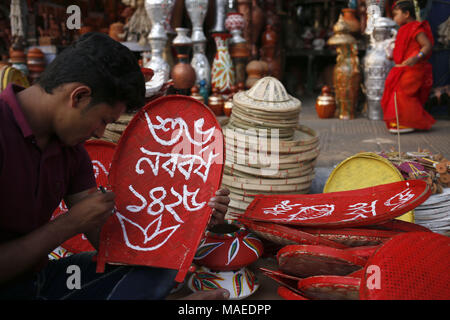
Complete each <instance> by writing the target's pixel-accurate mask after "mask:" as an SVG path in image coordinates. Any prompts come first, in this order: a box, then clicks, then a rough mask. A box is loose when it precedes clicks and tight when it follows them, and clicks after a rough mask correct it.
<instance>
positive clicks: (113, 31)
mask: <svg viewBox="0 0 450 320" xmlns="http://www.w3.org/2000/svg"><path fill="white" fill-rule="evenodd" d="M123 28H124V24H123V23H122V22H115V23H112V24H111V25H110V26H109V32H108V34H109V36H110V37H111V38H112V39H114V40H116V41H119V42H120V41H123V40H124V39H125V33H124V32H123V31H124V30H123Z"/></svg>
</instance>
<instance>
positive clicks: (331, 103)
mask: <svg viewBox="0 0 450 320" xmlns="http://www.w3.org/2000/svg"><path fill="white" fill-rule="evenodd" d="M335 111H336V101H335V99H334V96H333V95H332V94H331V89H330V87H328V86H324V87H323V88H322V93H321V94H320V95H319V97H318V98H317V100H316V112H317V115H318V116H319V118H322V119H326V118H333V117H334V113H335Z"/></svg>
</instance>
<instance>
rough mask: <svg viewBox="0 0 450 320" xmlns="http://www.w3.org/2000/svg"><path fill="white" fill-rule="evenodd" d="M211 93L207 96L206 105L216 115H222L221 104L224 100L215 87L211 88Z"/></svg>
mask: <svg viewBox="0 0 450 320" xmlns="http://www.w3.org/2000/svg"><path fill="white" fill-rule="evenodd" d="M212 92H213V94H212V95H210V96H209V98H208V106H209V107H210V108H211V110H212V111H213V112H214V114H215V115H216V116H222V115H223V105H224V101H223V98H222V96H221V95H220V94H219V92H218V90H217V88H215V87H214V88H213V89H212Z"/></svg>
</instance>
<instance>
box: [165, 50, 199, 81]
mask: <svg viewBox="0 0 450 320" xmlns="http://www.w3.org/2000/svg"><path fill="white" fill-rule="evenodd" d="M180 56H181V55H179V56H178V58H179V59H180ZM171 76H172V79H173V87H174V88H176V89H191V88H192V87H193V86H194V84H195V79H196V74H195V70H194V68H192V66H191V65H190V64H189V63H186V62H185V61H181V60H180V62H178V63H177V64H176V65H175V66H174V67H173V68H172V72H171Z"/></svg>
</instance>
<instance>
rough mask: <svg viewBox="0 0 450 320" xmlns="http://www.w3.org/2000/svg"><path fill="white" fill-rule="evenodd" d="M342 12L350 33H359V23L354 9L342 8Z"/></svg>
mask: <svg viewBox="0 0 450 320" xmlns="http://www.w3.org/2000/svg"><path fill="white" fill-rule="evenodd" d="M342 14H343V18H344V21H345V23H347V25H348V27H349V29H350V32H351V33H359V32H360V29H361V25H360V23H359V20H358V19H357V18H356V9H351V8H344V9H342Z"/></svg>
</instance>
